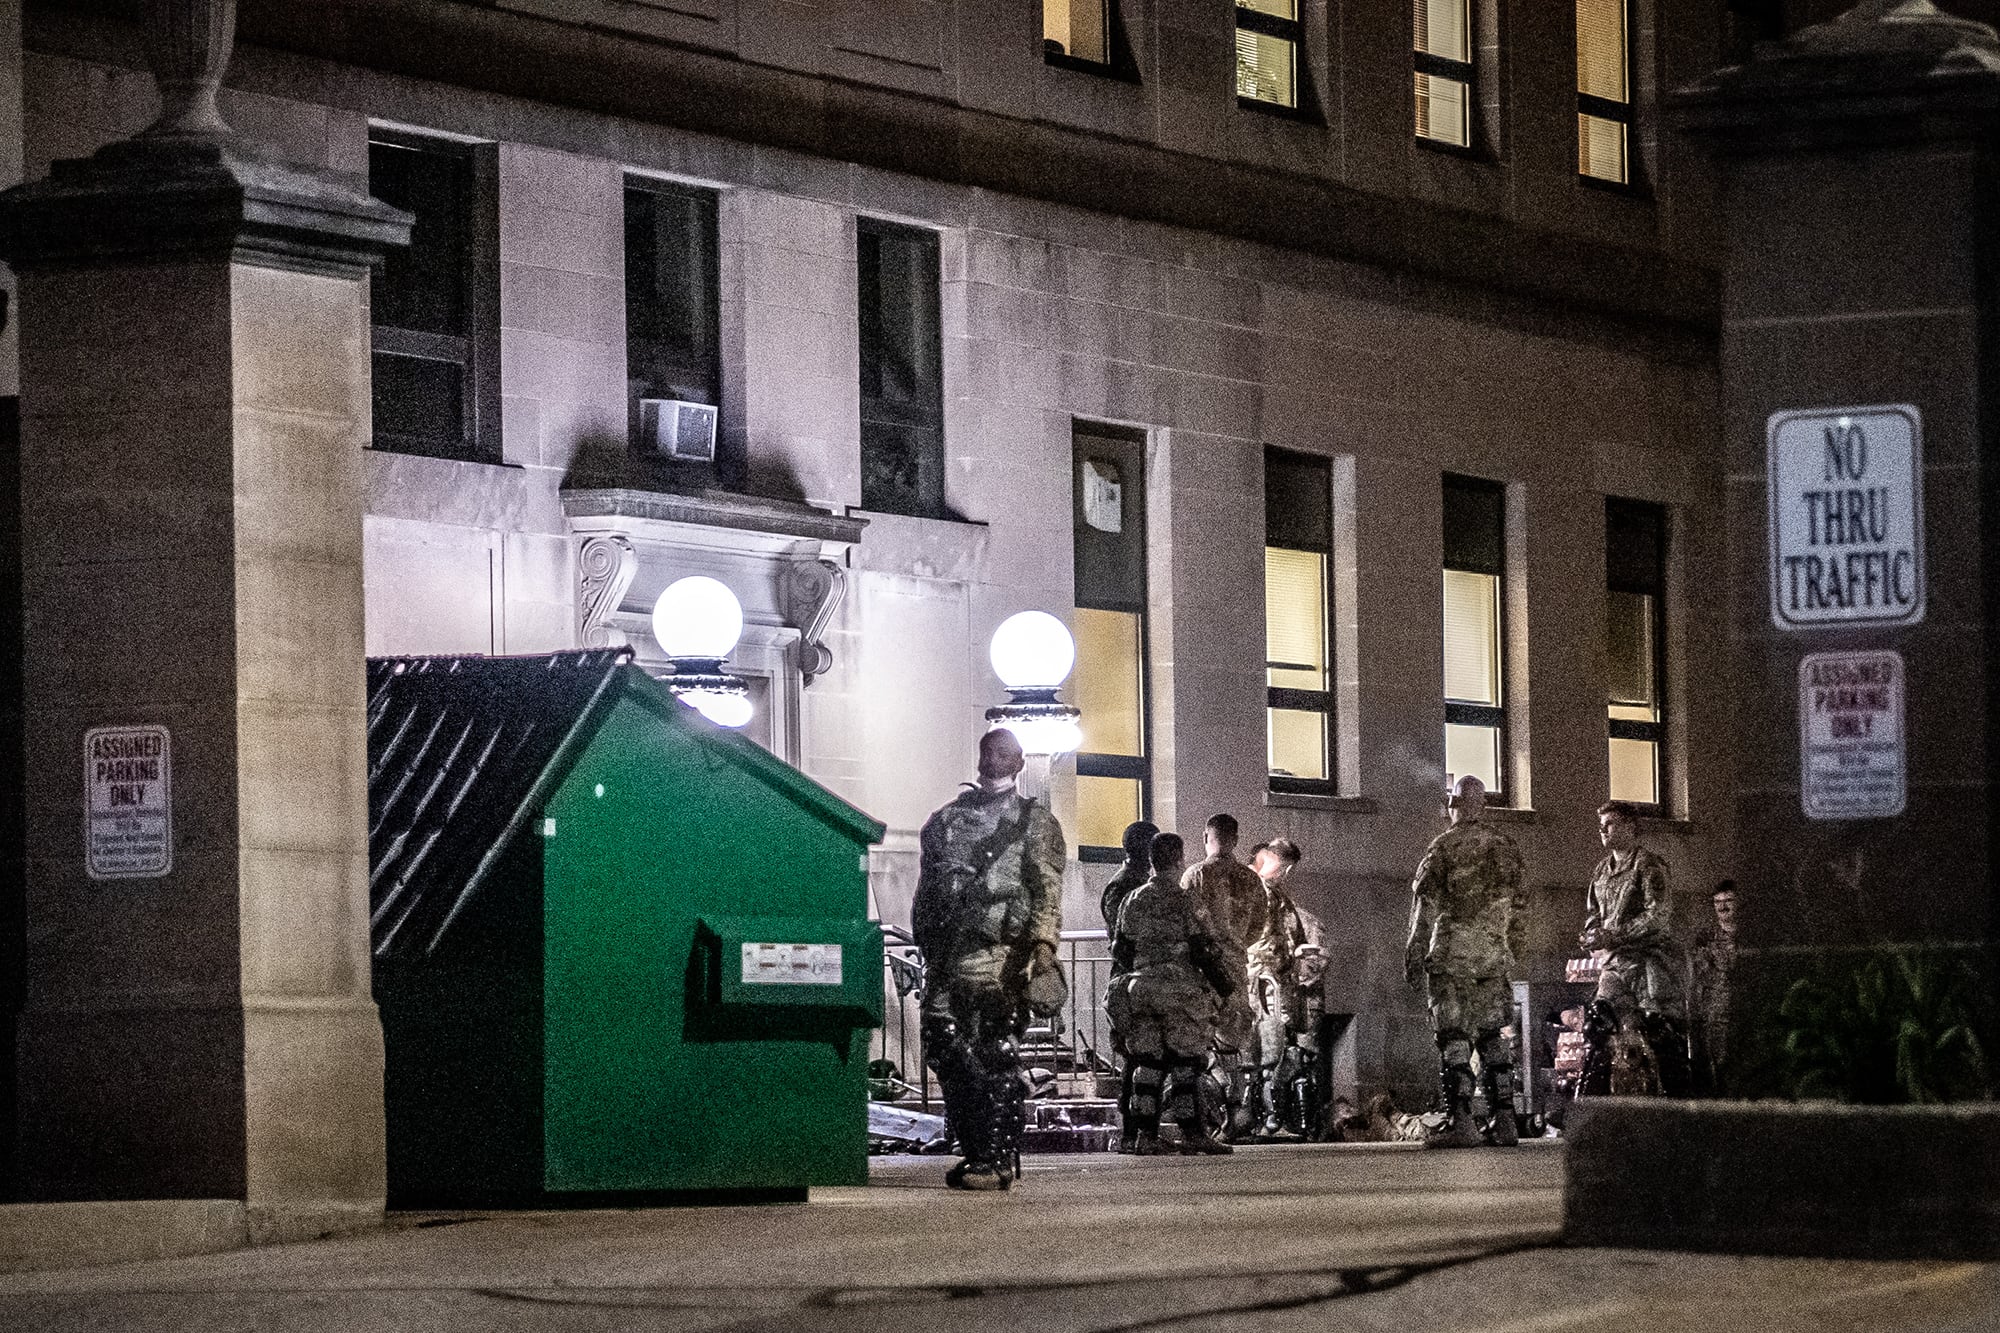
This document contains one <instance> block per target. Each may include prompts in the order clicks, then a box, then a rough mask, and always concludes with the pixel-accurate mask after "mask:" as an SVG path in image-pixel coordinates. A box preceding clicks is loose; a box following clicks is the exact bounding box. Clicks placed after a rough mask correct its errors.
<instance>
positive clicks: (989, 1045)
mask: <svg viewBox="0 0 2000 1333" xmlns="http://www.w3.org/2000/svg"><path fill="white" fill-rule="evenodd" d="M918 845H919V847H920V849H921V868H920V870H919V874H918V878H917V893H916V898H915V900H914V901H913V902H912V904H911V912H910V915H911V926H912V930H911V934H912V935H913V936H914V937H915V939H916V942H917V945H918V947H919V948H921V949H922V950H923V952H924V974H925V987H924V1000H923V1037H924V1058H925V1060H926V1061H927V1062H928V1063H929V1064H930V1066H931V1068H932V1069H934V1070H936V1071H937V1076H938V1083H939V1085H940V1086H941V1087H942V1088H943V1091H944V1104H945V1114H946V1115H947V1116H948V1117H950V1120H951V1125H952V1131H953V1132H954V1133H955V1134H956V1135H957V1136H958V1141H959V1147H960V1150H961V1151H963V1152H964V1154H965V1158H966V1160H967V1161H968V1162H971V1163H974V1164H979V1165H984V1166H996V1167H1002V1168H1003V1169H1004V1167H1005V1165H1006V1164H1007V1163H1008V1162H1009V1160H1010V1159H1011V1158H1012V1156H1013V1153H1014V1148H1015V1144H1016V1143H1017V1142H1018V1141H1019V1139H1020V1134H1021V1116H1022V1103H1023V1090H1022V1085H1021V1065H1020V1052H1019V1042H1020V1038H1021V1033H1022V1031H1023V1030H1024V1029H1025V1026H1026V1018H1027V1011H1026V1006H1025V993H1026V988H1027V965H1028V962H1029V960H1030V959H1031V958H1032V956H1033V954H1034V949H1035V946H1036V945H1037V944H1047V945H1048V946H1049V947H1050V948H1051V949H1053V948H1054V947H1055V944H1056V939H1057V936H1058V934H1059V933H1060V931H1061V929H1062V881H1063V861H1064V852H1063V834H1062V826H1061V825H1060V824H1058V823H1057V822H1056V818H1055V816H1054V815H1053V814H1051V813H1050V812H1049V808H1048V807H1047V806H1046V805H1044V804H1042V803H1041V802H1039V801H1035V800H1031V799H1029V798H1027V797H1024V796H1021V795H1020V794H1019V793H1018V792H1016V791H1015V790H1013V789H1012V788H1009V789H1007V790H1005V791H1001V792H997V793H995V792H988V791H985V790H983V789H981V788H978V787H972V788H968V789H967V790H965V791H963V792H960V793H959V795H958V799H956V800H954V801H953V802H952V803H951V804H949V805H947V806H945V807H944V808H942V809H941V810H939V811H937V812H936V813H935V814H933V815H932V816H931V817H930V819H929V820H928V821H927V822H926V823H925V824H924V827H923V832H922V833H921V835H919V839H918Z"/></svg>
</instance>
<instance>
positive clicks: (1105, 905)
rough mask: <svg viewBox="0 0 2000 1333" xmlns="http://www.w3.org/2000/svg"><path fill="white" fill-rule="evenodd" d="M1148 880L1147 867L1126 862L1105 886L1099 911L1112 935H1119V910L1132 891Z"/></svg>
mask: <svg viewBox="0 0 2000 1333" xmlns="http://www.w3.org/2000/svg"><path fill="white" fill-rule="evenodd" d="M1146 879H1147V873H1146V867H1145V866H1143V865H1141V864H1139V863H1138V862H1137V861H1126V862H1125V863H1124V864H1122V865H1120V866H1119V867H1118V873H1117V874H1115V875H1113V876H1112V877H1111V881H1110V883H1108V884H1106V885H1105V886H1104V896H1103V897H1102V898H1100V899H1099V900H1098V910H1099V911H1101V912H1103V913H1104V929H1105V930H1107V931H1109V932H1110V933H1111V934H1112V935H1114V936H1115V935H1116V934H1117V933H1118V909H1119V907H1121V906H1122V905H1123V904H1124V902H1125V899H1126V897H1127V895H1129V894H1130V893H1131V892H1132V890H1134V889H1136V888H1138V887H1139V886H1140V885H1141V884H1144V883H1145V882H1146Z"/></svg>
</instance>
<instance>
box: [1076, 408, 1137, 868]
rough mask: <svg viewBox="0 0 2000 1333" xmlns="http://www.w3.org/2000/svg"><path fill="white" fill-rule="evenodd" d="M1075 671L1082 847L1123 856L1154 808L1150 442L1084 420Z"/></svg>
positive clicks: (1103, 856) (1082, 853)
mask: <svg viewBox="0 0 2000 1333" xmlns="http://www.w3.org/2000/svg"><path fill="white" fill-rule="evenodd" d="M1072 440H1073V449H1072V452H1073V454H1074V456H1075V469H1076V472H1075V477H1074V482H1075V487H1076V500H1075V530H1076V620H1075V628H1076V673H1075V675H1074V676H1073V677H1071V686H1070V697H1071V699H1072V701H1073V702H1074V703H1075V704H1076V706H1077V707H1078V708H1080V709H1082V710H1083V718H1082V726H1083V745H1082V747H1081V748H1080V749H1079V750H1078V752H1077V756H1076V804H1077V835H1076V836H1077V843H1078V848H1077V855H1078V857H1079V858H1081V859H1082V860H1085V861H1110V862H1116V861H1118V860H1120V859H1121V858H1122V852H1121V851H1120V844H1121V842H1122V839H1123V834H1124V832H1125V826H1126V825H1127V824H1129V823H1131V822H1132V821H1133V820H1135V819H1144V818H1146V817H1147V815H1148V814H1149V813H1150V812H1151V810H1152V803H1153V792H1152V761H1151V759H1150V758H1148V746H1147V733H1148V727H1149V715H1148V708H1149V704H1148V701H1147V692H1148V690H1147V672H1146V444H1145V439H1144V437H1143V436H1140V435H1137V434H1127V433H1123V432H1119V431H1116V430H1113V429H1110V428H1107V427H1102V426H1090V427H1084V426H1079V427H1077V429H1076V431H1075V432H1074V435H1073V436H1072Z"/></svg>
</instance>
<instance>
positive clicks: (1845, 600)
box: [1764, 403, 1924, 630]
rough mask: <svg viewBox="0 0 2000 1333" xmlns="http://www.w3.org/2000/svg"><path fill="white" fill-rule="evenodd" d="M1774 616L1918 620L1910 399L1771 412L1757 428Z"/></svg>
mask: <svg viewBox="0 0 2000 1333" xmlns="http://www.w3.org/2000/svg"><path fill="white" fill-rule="evenodd" d="M1764 442H1765V457H1766V467H1767V470H1768V480H1769V483H1770V485H1769V490H1770V506H1771V513H1770V526H1771V619H1772V620H1773V621H1774V622H1776V624H1777V626H1778V628H1780V629H1794V630H1796V629H1818V628H1821V627H1829V628H1831V627H1839V626H1846V625H1914V624H1917V623H1918V622H1919V621H1921V620H1922V619H1923V618H1924V498H1923V476H1924V473H1923V429H1922V419H1921V417H1920V415H1919V413H1918V412H1917V409H1916V408H1914V407H1912V406H1910V405H1909V404H1907V403H1897V404H1893V405H1889V406H1882V407H1840V408H1813V409H1811V410H1808V411H1800V412H1774V413H1772V414H1771V417H1770V420H1769V421H1767V422H1766V423H1765V428H1764Z"/></svg>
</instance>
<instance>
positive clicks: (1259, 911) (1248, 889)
mask: <svg viewBox="0 0 2000 1333" xmlns="http://www.w3.org/2000/svg"><path fill="white" fill-rule="evenodd" d="M1181 887H1182V888H1184V889H1186V890H1187V891H1188V892H1189V893H1192V894H1193V895H1194V898H1195V901H1196V902H1197V903H1199V904H1200V905H1201V907H1202V910H1203V911H1204V912H1205V913H1206V914H1207V916H1208V920H1209V923H1210V926H1211V928H1212V929H1213V930H1214V932H1215V941H1216V943H1217V944H1219V945H1221V946H1222V952H1223V959H1224V963H1225V965H1226V966H1227V967H1228V969H1229V978H1230V981H1231V983H1232V984H1233V985H1234V987H1235V990H1234V993H1233V994H1231V995H1230V996H1229V997H1228V998H1227V999H1222V998H1218V999H1217V1001H1216V1006H1215V1045H1216V1048H1217V1049H1218V1050H1221V1051H1225V1052H1230V1053H1233V1054H1237V1055H1240V1054H1241V1053H1242V1052H1245V1051H1247V1050H1248V1049H1249V1047H1250V1028H1251V1019H1250V985H1249V966H1248V965H1249V953H1248V947H1247V941H1249V940H1253V939H1255V938H1257V937H1258V936H1260V935H1262V934H1263V933H1264V919H1265V916H1266V914H1267V913H1268V911H1269V908H1268V907H1267V906H1266V903H1265V896H1264V881H1263V880H1262V879H1260V878H1258V876H1257V872H1256V871H1254V870H1252V869H1251V868H1250V867H1249V866H1247V865H1244V864H1243V863H1242V862H1241V861H1239V860H1237V859H1236V858H1235V857H1233V856H1211V857H1209V858H1208V859H1207V860H1206V861H1203V862H1202V863H1201V864H1199V865H1193V866H1189V867H1188V868H1187V873H1186V874H1184V875H1182V876H1181Z"/></svg>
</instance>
